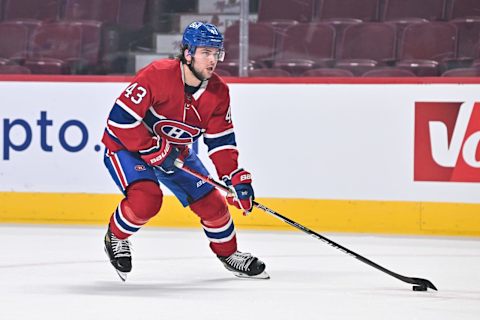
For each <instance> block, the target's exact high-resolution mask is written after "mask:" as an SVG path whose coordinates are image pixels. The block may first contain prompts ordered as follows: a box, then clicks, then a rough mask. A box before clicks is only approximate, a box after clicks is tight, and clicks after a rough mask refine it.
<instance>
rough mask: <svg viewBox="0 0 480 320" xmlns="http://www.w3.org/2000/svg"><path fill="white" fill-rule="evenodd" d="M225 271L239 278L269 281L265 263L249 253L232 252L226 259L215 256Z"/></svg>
mask: <svg viewBox="0 0 480 320" xmlns="http://www.w3.org/2000/svg"><path fill="white" fill-rule="evenodd" d="M217 257H218V259H220V261H222V263H223V265H224V266H225V268H227V270H229V271H232V272H233V274H234V275H236V276H237V277H239V278H252V279H270V276H269V275H268V273H266V272H265V263H263V262H262V261H260V260H258V258H257V257H254V256H252V255H251V254H250V253H243V252H240V251H237V252H234V253H233V254H232V255H230V256H228V257H221V256H217Z"/></svg>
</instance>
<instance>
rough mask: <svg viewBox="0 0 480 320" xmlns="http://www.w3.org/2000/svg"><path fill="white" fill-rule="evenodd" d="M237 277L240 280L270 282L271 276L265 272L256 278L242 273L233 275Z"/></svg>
mask: <svg viewBox="0 0 480 320" xmlns="http://www.w3.org/2000/svg"><path fill="white" fill-rule="evenodd" d="M233 274H234V275H235V276H236V277H238V278H242V279H259V280H268V279H270V275H269V274H268V273H266V272H265V271H263V272H262V273H259V274H257V275H255V276H249V275H246V274H244V273H240V272H234V273H233Z"/></svg>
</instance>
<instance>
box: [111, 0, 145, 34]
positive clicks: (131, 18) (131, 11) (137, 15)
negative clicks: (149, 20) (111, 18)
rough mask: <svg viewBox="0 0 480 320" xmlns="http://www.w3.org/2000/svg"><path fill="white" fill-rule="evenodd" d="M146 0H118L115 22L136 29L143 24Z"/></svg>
mask: <svg viewBox="0 0 480 320" xmlns="http://www.w3.org/2000/svg"><path fill="white" fill-rule="evenodd" d="M146 7H147V0H120V5H119V9H118V16H117V24H118V25H120V26H122V27H124V28H126V29H129V30H138V29H140V28H141V27H143V25H144V15H145V9H146Z"/></svg>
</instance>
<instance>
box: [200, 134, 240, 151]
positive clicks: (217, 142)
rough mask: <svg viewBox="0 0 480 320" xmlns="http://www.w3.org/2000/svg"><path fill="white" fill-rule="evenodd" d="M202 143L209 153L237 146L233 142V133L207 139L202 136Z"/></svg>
mask: <svg viewBox="0 0 480 320" xmlns="http://www.w3.org/2000/svg"><path fill="white" fill-rule="evenodd" d="M203 141H204V142H205V144H206V145H207V147H208V150H209V151H210V150H212V149H215V148H218V147H221V146H225V145H230V146H236V145H237V143H236V141H235V133H233V132H231V133H229V134H227V135H223V136H220V137H217V138H208V137H205V136H204V138H203Z"/></svg>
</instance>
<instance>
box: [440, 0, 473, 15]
mask: <svg viewBox="0 0 480 320" xmlns="http://www.w3.org/2000/svg"><path fill="white" fill-rule="evenodd" d="M446 16H447V19H448V20H452V19H456V18H471V17H480V1H478V0H452V1H450V5H449V7H448V8H447V14H446Z"/></svg>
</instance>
